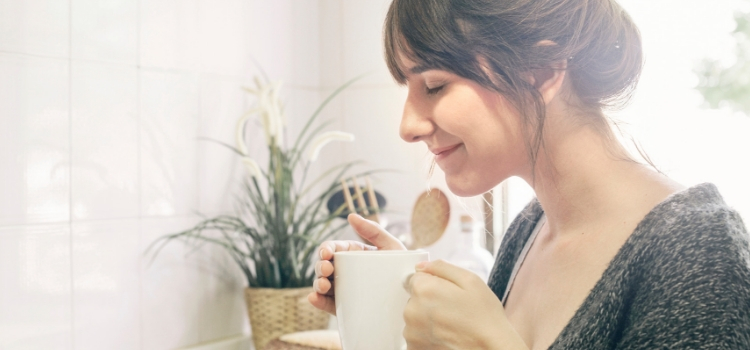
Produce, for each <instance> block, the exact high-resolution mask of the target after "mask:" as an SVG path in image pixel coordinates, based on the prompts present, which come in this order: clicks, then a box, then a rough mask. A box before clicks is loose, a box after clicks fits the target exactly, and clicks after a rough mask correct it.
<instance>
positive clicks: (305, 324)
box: [245, 287, 330, 350]
mask: <svg viewBox="0 0 750 350" xmlns="http://www.w3.org/2000/svg"><path fill="white" fill-rule="evenodd" d="M312 291H313V289H312V287H305V288H289V289H272V288H245V302H246V304H247V313H248V316H250V327H251V328H252V333H253V344H255V349H256V350H261V349H263V347H265V346H266V344H268V343H269V342H270V341H271V340H273V339H275V338H278V337H279V336H281V335H284V334H288V333H294V332H301V331H309V330H315V329H325V328H326V327H328V321H329V318H330V317H329V315H328V314H327V313H326V312H324V311H321V310H318V309H316V308H315V307H313V306H312V305H310V303H309V302H308V301H307V295H308V294H310V292H312Z"/></svg>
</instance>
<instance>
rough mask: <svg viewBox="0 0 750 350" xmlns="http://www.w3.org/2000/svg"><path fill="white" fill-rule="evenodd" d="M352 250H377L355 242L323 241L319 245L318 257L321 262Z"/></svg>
mask: <svg viewBox="0 0 750 350" xmlns="http://www.w3.org/2000/svg"><path fill="white" fill-rule="evenodd" d="M353 250H377V248H376V247H373V246H371V245H367V244H364V243H362V242H357V241H325V242H323V243H321V244H320V250H319V251H318V255H319V256H320V259H321V260H331V259H333V253H335V252H346V251H353Z"/></svg>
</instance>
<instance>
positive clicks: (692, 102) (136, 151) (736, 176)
mask: <svg viewBox="0 0 750 350" xmlns="http://www.w3.org/2000/svg"><path fill="white" fill-rule="evenodd" d="M388 3H389V1H387V0H371V1H345V0H210V1H209V0H141V1H139V0H100V1H96V0H67V1H61V0H23V1H22V0H0V349H176V348H192V349H199V348H201V349H203V348H207V346H216V347H214V348H216V349H218V348H222V346H225V347H223V348H227V349H228V348H236V347H237V346H240V345H237V344H245V343H246V340H247V334H248V333H249V332H250V328H249V325H248V321H247V316H246V311H245V308H244V301H243V300H242V290H243V288H244V287H245V284H244V283H245V282H244V280H243V277H242V275H241V273H240V272H239V271H238V270H237V269H236V267H235V266H234V265H233V264H232V262H231V261H229V259H228V258H227V257H226V256H225V255H224V254H223V252H221V251H219V250H215V249H211V248H210V247H207V248H204V249H201V250H199V251H195V252H190V254H188V253H189V252H188V249H187V248H185V247H182V246H180V245H179V244H173V245H170V246H168V247H167V248H165V250H164V251H163V252H162V253H161V254H160V255H159V257H158V258H157V259H153V261H152V260H151V259H147V258H145V257H144V249H145V248H146V246H147V245H148V244H150V243H151V242H153V241H154V239H156V238H157V237H160V236H162V235H164V234H166V233H172V232H176V231H179V230H183V229H185V228H187V227H189V226H191V225H193V224H195V223H196V222H197V221H198V220H199V219H200V216H199V213H200V214H203V215H215V214H220V213H226V212H230V211H231V210H232V209H233V205H234V204H235V193H236V190H237V186H238V180H239V179H240V177H241V176H244V174H245V173H244V169H243V168H242V167H241V164H240V163H239V162H238V161H237V158H236V156H235V155H234V154H232V153H231V152H228V151H227V150H226V149H224V148H222V147H218V146H217V145H216V144H212V143H208V142H202V141H199V138H200V137H210V138H214V139H217V140H224V141H225V142H228V143H232V142H233V140H234V128H235V123H236V120H237V119H238V117H239V116H240V115H242V113H243V112H245V111H246V110H247V109H248V108H249V107H250V104H251V102H252V100H251V99H250V97H249V96H248V95H247V94H246V93H245V92H243V91H242V89H241V88H242V87H243V86H251V85H252V78H253V76H256V75H258V74H260V71H259V68H258V67H262V69H263V70H264V71H265V73H266V74H267V75H268V76H269V78H270V79H271V80H281V81H283V84H284V85H283V89H282V97H283V99H284V100H285V101H286V106H287V110H286V116H287V118H288V119H287V123H288V124H287V125H288V126H287V132H288V133H289V134H290V135H296V134H297V133H298V132H299V130H300V129H301V126H302V125H303V123H304V122H305V121H306V120H307V118H308V117H309V116H310V114H311V113H312V112H313V111H314V110H315V108H316V107H317V106H318V105H319V104H320V103H321V102H322V101H323V99H324V98H325V97H327V96H328V95H329V94H330V93H331V92H332V91H333V90H334V89H335V88H337V87H338V86H340V85H341V84H343V83H344V82H346V81H348V80H349V79H351V78H353V77H355V76H358V75H361V74H363V73H369V74H367V75H366V76H365V77H364V78H362V79H360V80H358V81H357V82H356V83H355V84H354V85H353V86H352V87H350V88H348V89H346V90H345V91H344V92H343V93H342V94H341V95H340V96H339V97H337V98H336V99H335V100H333V102H332V103H331V104H330V105H328V107H327V108H326V109H325V110H324V112H323V118H324V119H327V118H332V119H333V120H334V121H335V122H334V124H333V125H332V126H331V129H335V130H341V131H346V132H350V133H353V134H354V135H355V136H356V138H357V139H356V141H355V142H353V143H346V144H337V145H336V146H335V147H328V148H326V149H325V150H324V151H323V152H322V153H321V156H320V159H319V160H318V161H317V162H316V163H315V164H314V166H313V172H315V171H321V170H322V169H327V168H329V167H330V166H332V165H334V164H338V163H340V162H341V161H342V160H356V159H361V160H364V161H365V162H366V164H365V168H371V169H374V168H389V169H396V170H398V171H399V172H394V173H384V174H380V175H377V176H376V177H374V178H373V179H374V181H375V187H376V189H377V190H378V191H379V192H381V193H382V194H383V195H384V196H385V197H386V198H387V200H388V208H387V209H388V213H387V217H388V221H389V223H391V224H398V223H404V222H408V220H409V215H410V211H411V209H412V206H413V205H414V201H415V200H416V199H417V197H418V196H419V194H420V193H421V192H422V191H424V190H426V189H427V188H428V187H436V188H440V189H443V190H444V192H446V193H448V190H447V188H446V186H445V183H444V181H443V179H442V178H443V176H442V174H441V173H440V171H439V169H436V171H435V174H434V175H433V176H432V177H428V176H427V172H428V169H429V164H430V161H431V157H430V156H429V154H428V152H427V149H426V148H425V146H424V145H421V144H418V145H415V144H406V143H404V142H403V141H402V140H401V139H400V138H399V137H398V124H399V121H400V117H401V109H402V106H403V102H404V99H405V96H406V91H405V89H404V88H402V87H398V86H397V85H396V84H395V83H394V82H393V80H392V79H391V77H390V75H389V74H388V72H387V69H386V67H385V64H384V62H383V55H382V44H381V29H382V22H383V19H384V17H385V12H386V10H387V6H388ZM621 3H622V5H623V6H624V7H625V8H626V9H627V10H628V11H629V12H630V14H631V15H632V17H633V18H634V20H635V22H636V24H638V25H639V27H640V29H641V32H642V36H643V39H644V51H645V55H646V66H645V69H644V72H643V75H642V79H641V83H640V85H639V88H638V90H637V92H636V94H635V97H634V99H633V101H632V102H631V104H630V105H629V106H628V108H626V109H624V110H622V111H617V112H615V113H612V116H613V117H614V118H615V119H616V120H617V121H619V122H620V124H621V129H622V130H623V132H624V136H623V139H625V140H626V141H625V142H626V143H628V144H630V145H632V143H631V142H630V141H629V138H631V137H632V138H633V139H634V140H636V141H637V143H638V144H639V145H640V147H641V148H642V149H643V150H644V151H645V152H646V153H647V154H648V155H649V157H650V158H651V160H652V161H653V162H654V163H655V164H656V165H657V166H658V167H659V168H660V169H661V170H662V171H663V172H665V173H666V174H668V175H670V176H672V177H673V178H674V179H676V180H677V181H679V182H682V183H683V184H685V185H694V184H698V183H702V182H712V183H714V184H716V185H717V186H718V187H719V190H720V191H721V193H722V194H723V195H724V197H725V199H726V201H727V202H728V203H729V205H731V206H733V207H734V208H735V209H737V210H738V211H739V212H740V213H741V215H742V216H743V217H744V218H745V220H748V218H750V182H748V179H750V164H749V161H748V160H749V159H750V117H748V115H747V112H748V110H747V107H746V106H747V102H746V101H748V99H746V98H745V97H746V96H745V95H746V94H747V92H746V91H745V89H747V88H746V86H747V84H748V83H750V68H747V67H745V66H746V64H747V63H746V62H747V52H746V51H743V48H745V49H746V48H747V42H748V41H747V40H748V35H747V34H745V32H743V30H747V29H748V27H747V25H746V24H747V22H746V21H744V22H743V20H742V19H743V18H745V17H743V15H742V14H744V13H747V12H748V11H750V7H749V6H748V4H749V2H748V1H747V0H714V1H710V2H707V1H697V0H695V1H692V0H691V1H688V0H622V1H621ZM737 13H739V14H740V17H739V20H735V16H736V14H737ZM737 23H739V24H740V26H738V25H737ZM743 23H744V24H743ZM736 29H737V30H736ZM743 52H744V53H743ZM704 95H705V96H706V97H704ZM711 107H713V108H711ZM258 130H260V128H258ZM256 136H257V137H255V138H253V137H252V135H251V138H250V140H251V142H250V144H249V145H248V146H249V149H250V152H251V153H252V152H258V158H259V159H260V160H261V164H262V159H263V158H262V155H261V153H263V152H264V148H263V147H264V146H265V141H264V140H263V137H262V132H260V131H258V134H257V135H256ZM502 191H504V192H505V193H504V194H502ZM532 196H533V193H532V192H531V191H530V189H529V188H528V186H526V185H525V184H524V183H523V182H522V181H521V180H519V179H511V180H509V181H508V182H507V184H506V185H504V186H502V190H501V189H498V190H497V191H496V192H495V196H494V197H495V201H494V208H495V210H494V218H495V220H493V225H494V232H495V240H494V241H495V243H494V245H495V247H496V246H497V245H498V244H499V241H500V239H501V237H500V236H501V235H502V232H503V231H504V225H507V221H508V220H509V219H512V218H513V217H514V216H515V214H517V213H518V211H519V210H520V209H521V208H522V207H523V206H524V205H525V204H526V203H527V202H528V201H529V200H530V199H531V198H532ZM450 203H451V220H450V224H449V227H448V230H447V231H446V234H445V235H444V237H443V238H442V239H441V242H439V244H438V247H437V249H438V255H439V254H440V252H439V249H441V248H440V246H442V247H446V246H450V245H451V244H452V243H451V242H453V241H452V239H455V237H456V235H457V234H458V233H457V232H458V231H459V223H458V217H459V216H461V215H471V216H472V217H474V218H475V220H477V221H481V220H482V218H483V216H484V204H483V201H482V198H455V197H451V198H450ZM346 235H352V233H351V232H348V233H347V234H346ZM243 342H245V343H243ZM211 344H214V345H211ZM216 344H224V345H216ZM232 346H234V347H232Z"/></svg>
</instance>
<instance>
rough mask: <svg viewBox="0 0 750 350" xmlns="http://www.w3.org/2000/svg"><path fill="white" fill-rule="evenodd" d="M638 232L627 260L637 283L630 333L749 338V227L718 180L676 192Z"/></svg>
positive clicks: (686, 340) (679, 339) (677, 339)
mask: <svg viewBox="0 0 750 350" xmlns="http://www.w3.org/2000/svg"><path fill="white" fill-rule="evenodd" d="M634 235H636V237H633V238H634V240H633V241H632V242H631V244H632V247H631V248H633V249H632V250H629V251H631V252H633V254H632V255H630V256H629V257H628V258H627V260H629V261H628V262H627V263H626V264H627V265H629V266H628V270H629V271H630V272H634V273H635V275H637V276H640V278H638V280H640V282H639V283H637V287H636V286H633V287H634V288H635V289H634V290H632V291H633V294H631V298H630V300H631V303H632V304H631V308H630V321H631V322H632V323H631V327H630V329H629V330H628V331H627V332H626V333H625V334H624V337H625V339H630V340H631V341H632V340H634V339H640V340H644V339H652V340H653V339H655V337H656V338H658V336H657V334H661V335H663V337H664V339H667V340H668V341H671V342H673V344H681V346H680V347H681V348H693V347H694V346H695V347H700V346H701V345H706V344H712V345H716V346H717V347H716V348H726V347H724V345H737V344H743V346H744V345H748V344H750V338H749V335H750V244H749V243H748V233H747V230H746V229H745V226H744V224H743V222H742V219H741V218H740V216H739V214H738V213H737V212H736V211H734V210H732V209H731V208H730V207H728V206H727V205H726V204H725V203H724V201H723V200H722V198H721V196H720V195H719V192H718V190H717V189H716V187H715V186H713V185H711V184H703V185H698V186H695V187H692V188H690V189H688V190H685V191H682V192H680V193H677V194H675V195H673V196H671V197H670V198H668V199H667V200H665V201H664V202H662V203H660V204H659V205H658V206H657V207H655V208H654V210H653V211H652V212H651V213H649V214H648V215H647V216H646V218H644V220H643V221H642V222H641V224H639V226H638V228H637V229H636V233H634ZM651 345H653V344H651ZM729 348H732V346H730V347H729Z"/></svg>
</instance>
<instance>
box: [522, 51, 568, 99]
mask: <svg viewBox="0 0 750 350" xmlns="http://www.w3.org/2000/svg"><path fill="white" fill-rule="evenodd" d="M567 67H568V64H567V61H565V60H563V61H560V62H555V63H554V64H553V65H552V66H550V67H548V68H542V69H535V70H533V71H532V72H531V76H530V77H529V78H530V81H529V82H530V83H531V84H532V85H534V87H535V88H536V89H537V90H538V91H539V94H541V95H542V99H543V100H544V104H545V105H546V104H549V103H550V102H551V101H552V100H553V99H554V98H555V97H556V96H557V95H558V94H559V93H560V90H561V89H562V86H563V82H564V81H565V69H566V68H567Z"/></svg>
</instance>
